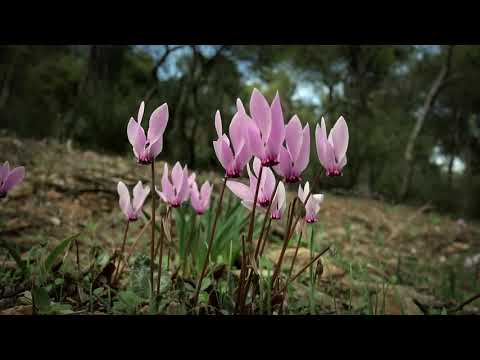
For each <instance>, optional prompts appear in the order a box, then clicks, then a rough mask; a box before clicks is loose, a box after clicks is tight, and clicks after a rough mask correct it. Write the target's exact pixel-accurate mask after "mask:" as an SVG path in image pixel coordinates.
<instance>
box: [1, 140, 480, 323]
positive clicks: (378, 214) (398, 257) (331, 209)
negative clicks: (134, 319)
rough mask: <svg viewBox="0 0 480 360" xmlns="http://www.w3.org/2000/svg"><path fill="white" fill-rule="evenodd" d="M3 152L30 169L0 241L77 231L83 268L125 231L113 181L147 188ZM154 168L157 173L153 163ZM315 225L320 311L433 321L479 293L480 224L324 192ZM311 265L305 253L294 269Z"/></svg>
mask: <svg viewBox="0 0 480 360" xmlns="http://www.w3.org/2000/svg"><path fill="white" fill-rule="evenodd" d="M0 154H2V156H1V158H0V161H2V162H3V161H5V160H8V161H9V162H10V164H11V165H15V166H16V165H19V164H21V165H24V166H25V167H26V171H27V175H26V179H25V181H24V183H23V184H22V186H19V187H18V188H16V189H14V190H13V191H12V192H11V194H10V195H9V197H8V199H7V200H4V201H2V205H1V207H0V236H1V238H2V239H4V240H5V241H8V242H11V243H13V244H15V245H17V246H18V247H19V249H20V252H21V253H24V252H26V251H28V250H29V249H30V248H31V247H32V246H34V245H38V244H39V243H45V244H47V246H48V247H50V248H51V247H53V246H55V245H56V244H58V242H59V241H60V240H61V239H64V238H65V237H67V236H69V235H72V234H74V233H77V232H79V231H81V232H87V233H88V234H89V239H91V242H89V243H87V242H86V241H85V240H83V241H82V243H81V245H80V253H81V256H80V258H81V260H82V261H83V260H84V259H86V258H87V256H88V252H89V251H90V250H91V247H93V246H94V245H99V246H103V247H106V248H107V249H111V250H112V252H113V249H114V248H115V247H118V246H119V244H120V243H121V237H122V232H123V227H124V221H123V219H122V215H121V213H120V211H119V208H118V196H117V192H116V184H117V182H118V181H120V180H122V181H124V182H125V183H127V184H128V185H129V186H131V185H133V184H134V183H136V182H137V181H138V180H139V179H141V180H143V181H144V182H147V183H148V182H149V177H148V174H149V168H146V167H143V166H140V165H137V164H136V163H135V162H134V160H133V158H132V157H128V156H125V157H119V156H104V155H99V154H97V153H94V152H90V151H85V152H83V151H78V150H74V149H69V148H68V147H67V146H66V145H63V144H56V143H47V142H38V141H30V140H19V139H14V138H10V137H0ZM157 169H162V167H161V164H160V163H159V164H158V166H157ZM161 171H163V170H161ZM201 177H202V178H206V177H209V179H210V181H212V180H213V182H214V183H215V184H216V187H215V190H216V191H218V190H219V187H220V185H219V181H220V180H221V179H220V178H219V176H218V174H205V173H202V174H201ZM159 178H160V176H158V179H159ZM158 185H159V182H158ZM158 185H157V186H158ZM320 219H321V220H320V223H319V225H318V227H317V231H316V233H315V241H316V243H317V245H318V247H323V246H326V245H327V244H333V247H332V248H333V250H332V251H330V252H329V253H328V254H327V255H326V256H324V257H323V258H322V261H323V274H322V276H321V278H320V280H319V282H318V284H317V288H316V293H315V295H314V296H315V301H316V302H318V303H320V304H321V305H322V307H323V308H324V309H325V312H326V313H340V314H341V313H352V312H353V313H376V314H379V313H387V314H402V313H407V314H421V313H422V312H427V311H428V312H430V313H432V312H433V313H435V312H440V311H441V310H442V309H443V308H444V309H447V310H452V309H455V307H458V305H459V304H461V303H462V301H464V300H467V299H468V298H469V297H471V296H473V295H475V294H476V293H479V292H480V265H479V264H477V265H476V266H471V267H465V266H464V263H465V260H466V259H467V258H468V257H469V256H473V255H475V254H478V253H480V226H479V225H478V224H473V223H472V224H470V223H464V222H463V221H458V219H455V218H452V217H448V216H444V215H439V214H437V213H436V212H435V211H434V209H431V208H428V207H423V208H412V207H407V206H392V205H389V204H386V203H383V202H380V201H376V200H370V199H361V198H352V197H345V196H334V195H330V194H328V193H327V194H325V201H324V205H323V208H322V210H321V212H320ZM139 226H140V225H139ZM275 230H276V233H281V232H282V231H283V230H282V228H281V227H279V228H278V229H277V228H276V229H275ZM274 234H275V232H274ZM141 241H143V243H140V246H139V248H141V249H142V250H143V251H145V252H147V251H148V250H147V248H146V246H147V245H146V244H147V241H148V235H144V238H142V239H141ZM305 246H307V245H306V244H305ZM279 248H280V240H279V239H276V240H273V242H272V246H271V247H269V248H268V251H269V253H268V254H267V257H268V258H275V256H276V255H277V254H278V252H279ZM292 255H293V248H292V249H289V250H288V251H287V255H286V257H287V260H286V262H285V263H288V259H289V258H291V256H292ZM309 257H310V254H309V251H308V250H307V249H306V248H302V249H301V250H300V252H299V265H298V266H301V264H305V263H306V262H308V260H309ZM2 259H6V253H4V252H0V266H2V265H1V264H2V261H3V266H12V264H11V263H12V261H11V260H9V261H7V262H5V261H6V260H2ZM0 295H1V294H0ZM293 296H294V297H296V298H299V299H302V298H304V299H307V298H308V297H309V295H308V287H307V286H306V285H302V284H301V283H300V284H298V285H297V287H296V288H295V291H294V295H293ZM305 301H306V300H305ZM15 305H16V303H12V301H8V302H4V303H2V302H1V296H0V310H1V309H4V308H6V307H12V306H15ZM479 309H480V300H477V301H476V302H472V303H471V304H469V305H467V306H465V307H464V308H463V309H458V310H462V311H465V312H467V313H478V312H479ZM459 312H461V311H459Z"/></svg>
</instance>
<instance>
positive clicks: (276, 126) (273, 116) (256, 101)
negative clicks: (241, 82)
mask: <svg viewBox="0 0 480 360" xmlns="http://www.w3.org/2000/svg"><path fill="white" fill-rule="evenodd" d="M238 105H240V111H242V112H243V113H244V112H245V109H244V108H243V105H242V104H241V102H240V104H237V106H238ZM250 115H251V117H252V119H253V121H248V122H247V125H248V130H247V131H248V144H249V148H250V151H251V152H252V153H253V155H255V156H257V157H258V158H259V159H260V160H261V162H262V165H263V166H268V167H270V166H274V165H277V164H278V163H279V155H280V148H281V146H282V144H283V140H284V139H285V122H284V120H283V113H282V106H281V104H280V96H279V95H278V92H277V94H276V95H275V98H274V99H273V102H272V105H271V106H270V105H268V102H267V100H266V99H265V97H264V96H263V95H262V94H261V93H260V91H258V90H257V89H253V92H252V96H251V97H250Z"/></svg>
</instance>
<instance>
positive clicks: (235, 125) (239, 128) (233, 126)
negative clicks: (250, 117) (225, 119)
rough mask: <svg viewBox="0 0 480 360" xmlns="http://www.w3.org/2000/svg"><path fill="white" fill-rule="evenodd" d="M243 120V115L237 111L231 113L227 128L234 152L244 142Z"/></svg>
mask: <svg viewBox="0 0 480 360" xmlns="http://www.w3.org/2000/svg"><path fill="white" fill-rule="evenodd" d="M244 121H245V119H244V116H243V115H241V114H239V113H238V112H237V113H235V115H233V118H232V121H231V122H230V128H229V129H228V133H229V136H230V139H231V140H232V145H233V149H234V150H235V153H237V151H238V149H239V148H240V147H241V146H243V144H244V143H245V126H244Z"/></svg>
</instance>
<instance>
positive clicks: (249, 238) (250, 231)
mask: <svg viewBox="0 0 480 360" xmlns="http://www.w3.org/2000/svg"><path fill="white" fill-rule="evenodd" d="M262 174H263V165H261V166H260V171H259V174H258V178H257V187H256V189H255V196H254V197H253V208H252V213H251V216H250V224H249V226H248V235H247V243H248V244H249V245H250V244H251V243H252V240H253V239H252V238H253V227H254V224H255V210H256V208H257V200H258V192H259V190H260V182H261V181H262ZM257 247H258V244H257ZM249 253H250V252H249ZM248 258H249V257H248V256H247V258H246V259H245V260H246V261H247V260H248ZM247 271H248V270H247ZM249 279H250V277H249ZM240 280H241V283H240V284H241V286H242V287H241V289H243V280H244V279H243V278H240ZM247 292H248V289H247V291H246V293H245V296H242V295H243V294H241V293H242V292H240V293H239V300H242V299H243V300H244V299H245V297H246V296H247ZM243 306H244V301H242V302H241V307H240V309H243Z"/></svg>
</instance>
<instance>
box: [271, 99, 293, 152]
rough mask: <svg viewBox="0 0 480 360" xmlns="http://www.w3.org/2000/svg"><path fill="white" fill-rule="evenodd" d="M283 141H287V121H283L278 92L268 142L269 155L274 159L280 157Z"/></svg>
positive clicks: (274, 101) (272, 109)
mask: <svg viewBox="0 0 480 360" xmlns="http://www.w3.org/2000/svg"><path fill="white" fill-rule="evenodd" d="M300 128H301V126H300ZM283 140H285V121H284V120H283V113H282V106H281V104H280V96H279V95H278V92H277V94H276V96H275V99H273V102H272V107H271V129H270V133H269V135H268V142H267V148H268V152H269V155H271V156H272V157H274V156H276V155H278V152H279V150H280V146H282V144H283Z"/></svg>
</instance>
